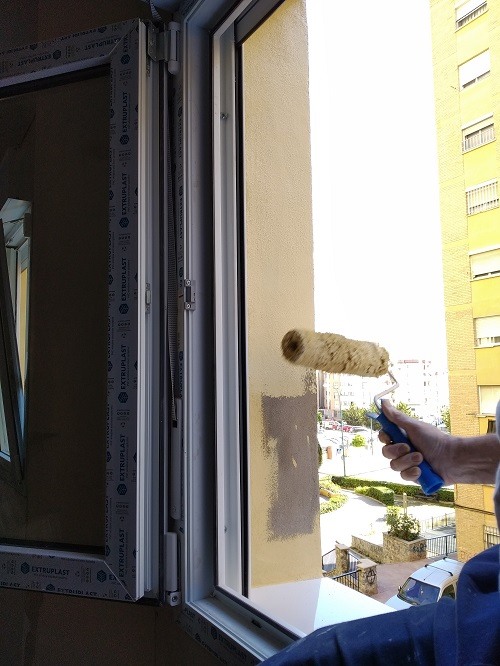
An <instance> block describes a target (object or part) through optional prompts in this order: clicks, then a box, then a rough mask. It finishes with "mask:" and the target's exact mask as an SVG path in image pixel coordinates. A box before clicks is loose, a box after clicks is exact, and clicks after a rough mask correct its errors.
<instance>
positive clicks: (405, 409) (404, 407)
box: [396, 402, 415, 416]
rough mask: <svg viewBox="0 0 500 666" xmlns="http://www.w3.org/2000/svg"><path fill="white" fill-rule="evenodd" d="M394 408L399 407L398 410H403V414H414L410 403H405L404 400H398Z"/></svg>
mask: <svg viewBox="0 0 500 666" xmlns="http://www.w3.org/2000/svg"><path fill="white" fill-rule="evenodd" d="M396 409H399V411H400V412H403V414H407V415H408V416H415V413H414V412H413V410H412V408H411V407H410V405H407V404H406V402H398V404H397V405H396Z"/></svg>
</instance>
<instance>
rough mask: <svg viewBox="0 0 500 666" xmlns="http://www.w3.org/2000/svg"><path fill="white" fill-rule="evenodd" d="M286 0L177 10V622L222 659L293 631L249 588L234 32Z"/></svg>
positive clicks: (268, 647) (212, 1) (266, 652)
mask: <svg viewBox="0 0 500 666" xmlns="http://www.w3.org/2000/svg"><path fill="white" fill-rule="evenodd" d="M281 2H282V0H278V1H275V2H269V1H268V0H262V2H255V1H252V0H243V1H242V2H241V3H239V4H238V6H236V7H235V6H234V2H231V1H228V0H198V2H195V3H193V2H186V3H185V4H184V5H183V6H181V8H180V10H179V14H180V17H181V26H182V28H181V29H182V36H183V45H182V58H181V61H182V93H181V95H180V97H179V99H178V100H177V102H176V106H177V108H178V109H180V108H182V116H183V118H184V120H183V122H182V132H180V133H179V134H182V142H181V146H180V150H181V154H180V155H178V165H177V169H176V170H177V171H179V164H180V165H182V170H183V176H182V180H181V181H180V182H181V183H182V190H183V192H184V205H183V215H182V219H181V221H180V225H181V226H182V228H183V239H184V247H183V257H182V268H181V272H182V274H183V275H184V276H185V277H188V278H189V279H192V278H194V279H195V280H196V284H197V295H196V310H194V311H193V310H192V309H188V310H186V309H185V310H184V317H183V319H182V322H181V329H182V331H181V339H182V354H183V375H184V384H183V396H182V402H183V414H184V417H183V432H184V454H185V457H184V461H185V475H184V493H183V504H184V512H183V516H184V518H183V520H181V521H180V522H179V524H178V530H179V535H180V537H181V540H182V546H183V547H182V549H181V560H182V564H181V571H182V579H183V583H182V589H183V609H182V613H181V618H180V622H181V625H182V626H183V627H184V629H185V630H186V631H187V632H188V633H189V634H190V635H191V636H193V637H194V638H196V640H198V641H199V642H201V643H202V644H203V645H204V646H205V647H207V648H208V649H209V650H210V651H211V652H212V653H214V654H216V655H218V656H219V658H222V659H226V660H228V663H233V661H234V659H235V657H237V658H238V660H240V659H241V660H248V659H250V660H253V661H255V660H259V661H260V660H262V659H265V658H267V657H269V656H271V655H272V654H274V653H275V652H276V651H278V650H280V649H282V648H283V647H285V646H286V645H288V644H290V643H291V642H293V641H294V640H295V639H297V638H298V634H297V632H296V631H295V630H294V628H293V627H289V626H285V625H283V624H282V623H279V622H277V621H276V620H274V619H273V618H272V617H270V616H269V615H268V614H267V613H266V611H265V610H263V609H260V608H258V607H256V606H255V605H253V604H252V603H251V602H250V601H249V600H248V598H246V597H245V596H244V592H245V561H244V558H245V557H246V555H245V548H246V546H245V529H246V527H245V516H244V513H245V507H244V497H243V496H242V493H243V492H244V475H245V461H244V458H245V452H244V450H242V448H241V446H240V441H241V434H240V430H241V423H240V419H239V414H240V405H239V400H240V397H239V396H240V382H241V378H240V374H239V373H240V370H239V360H238V359H239V357H240V354H241V353H242V350H241V349H240V346H241V345H242V344H244V341H243V342H242V341H241V340H240V339H239V334H238V330H239V322H238V318H239V312H238V310H239V304H238V301H239V298H240V294H239V293H238V280H237V272H238V265H237V263H238V262H237V253H238V242H237V217H238V206H239V204H238V193H237V187H238V186H237V179H238V155H237V141H238V127H237V122H236V118H235V110H236V88H235V83H234V82H235V76H236V68H237V58H236V50H235V43H236V35H237V34H238V37H239V39H244V37H245V36H246V35H249V34H251V32H252V31H253V30H254V29H256V28H257V27H258V25H260V23H262V21H264V20H265V18H266V17H267V16H268V15H269V13H271V12H272V11H273V10H274V9H275V8H276V7H278V6H279V5H280V4H281ZM177 115H180V114H179V113H178V114H177ZM227 121H228V122H227ZM208 164H212V165H213V166H212V169H209V168H207V165H208ZM209 249H210V250H211V251H210V252H209ZM243 353H244V349H243ZM209 436H210V439H209V441H210V444H211V445H210V446H209V445H208V441H207V440H208V437H209ZM240 483H243V486H241V485H240ZM213 507H215V511H214V508H213ZM214 535H215V538H214Z"/></svg>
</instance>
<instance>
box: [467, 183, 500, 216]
mask: <svg viewBox="0 0 500 666" xmlns="http://www.w3.org/2000/svg"><path fill="white" fill-rule="evenodd" d="M465 198H466V205H467V215H477V213H483V212H484V211H486V210H491V209H492V208H498V206H499V205H500V198H499V195H498V180H496V179H495V180H488V181H486V182H484V183H478V184H477V185H474V186H473V187H468V188H467V189H466V190H465Z"/></svg>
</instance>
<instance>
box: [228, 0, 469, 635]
mask: <svg viewBox="0 0 500 666" xmlns="http://www.w3.org/2000/svg"><path fill="white" fill-rule="evenodd" d="M337 9H338V8H337ZM309 10H310V11H309ZM348 16H350V11H349V10H347V9H346V19H347V17H348ZM337 18H338V17H337ZM351 18H352V17H351ZM424 18H425V16H424V17H423V18H422V21H423V20H424ZM427 18H428V17H427ZM305 19H306V20H307V21H308V24H309V34H308V35H307V34H306V33H305V32H304V20H305ZM335 20H336V17H335V16H331V15H330V12H329V10H328V9H327V6H326V5H325V3H319V2H310V3H308V5H307V7H306V4H305V3H301V2H296V1H293V0H290V1H288V2H284V3H283V4H282V5H280V7H279V9H278V10H276V12H275V13H274V14H273V15H272V16H271V17H270V18H268V19H267V20H266V21H265V22H264V23H263V24H262V25H260V27H259V28H258V29H257V30H256V31H255V32H253V34H252V35H251V36H250V37H249V38H248V39H247V40H246V41H245V42H244V44H243V45H242V47H241V52H240V54H239V55H240V56H241V70H240V71H241V80H240V85H241V91H240V92H241V95H240V98H241V103H242V107H241V127H242V133H241V146H240V150H241V155H240V157H241V166H242V179H241V181H240V183H239V185H240V197H241V203H242V215H241V218H240V219H239V229H238V233H239V236H238V240H239V249H240V252H241V255H240V259H241V261H240V284H239V288H240V291H239V292H238V293H239V294H241V302H240V308H241V316H240V334H241V340H242V341H243V345H242V346H243V350H244V351H243V352H242V355H241V356H242V358H241V368H242V377H241V385H240V389H241V391H242V401H241V404H242V410H241V418H242V423H243V428H242V431H243V436H244V439H245V441H246V444H247V455H248V488H249V496H248V519H249V526H248V543H247V551H248V552H247V555H248V565H249V566H248V591H249V596H250V598H251V599H253V600H256V601H258V603H259V604H261V605H264V606H265V607H269V604H271V605H272V607H273V609H274V610H275V611H276V612H277V613H278V614H279V613H280V612H281V613H287V608H286V605H287V604H286V603H281V607H280V608H279V610H278V607H279V605H280V600H281V601H282V602H283V599H285V598H286V597H285V589H286V590H287V591H288V590H289V588H287V587H280V586H288V585H290V584H291V585H293V584H296V583H297V582H299V581H300V582H303V583H304V584H305V581H323V580H324V577H323V564H324V563H325V562H330V560H331V557H330V556H331V554H332V552H333V553H334V552H335V545H336V542H340V543H345V542H347V544H348V545H350V544H351V538H352V534H353V532H354V531H355V530H356V529H358V530H359V529H368V525H365V527H364V528H360V527H359V524H357V527H354V525H351V524H348V525H344V526H343V527H340V526H338V525H337V526H336V527H335V528H332V527H330V529H329V528H328V525H329V524H330V522H329V519H330V518H333V517H334V515H333V514H334V513H335V512H331V513H330V515H329V516H327V514H326V512H325V513H321V514H320V505H321V504H322V503H323V498H322V497H320V492H319V479H320V478H321V479H324V478H325V477H326V476H331V475H336V476H339V477H340V476H355V475H356V474H360V475H364V474H371V473H373V472H374V470H377V473H379V472H381V470H384V472H381V473H382V475H385V474H386V473H387V478H389V477H390V476H391V470H389V466H388V463H387V460H386V459H384V458H383V457H382V455H381V451H380V446H379V445H378V440H377V433H376V429H375V427H374V424H373V422H370V419H369V418H368V417H366V411H367V410H368V409H369V408H370V406H371V405H372V403H373V397H374V395H375V394H376V393H378V392H379V391H381V390H383V389H385V388H387V381H388V380H387V378H382V379H381V380H380V381H379V380H373V379H371V380H370V379H365V378H359V377H352V376H341V375H331V374H329V373H317V372H316V371H314V370H309V369H305V368H299V367H297V366H293V365H291V364H289V363H288V362H286V361H285V360H284V359H283V358H282V355H281V340H282V337H283V335H284V334H285V333H286V332H287V331H288V330H290V329H292V328H306V329H315V330H318V331H331V332H336V333H340V334H342V335H345V336H347V337H350V338H354V339H357V340H373V341H376V342H379V343H380V344H384V345H385V346H387V347H388V348H389V350H390V354H391V357H392V359H393V362H394V363H396V364H397V368H398V372H399V373H400V376H401V378H402V381H401V384H402V386H401V389H400V393H396V394H395V396H394V399H395V402H396V403H397V402H398V401H403V402H404V403H405V404H406V406H407V408H408V409H411V410H412V413H415V415H418V416H420V417H422V418H427V419H428V420H431V421H432V420H435V421H438V420H440V418H441V416H440V413H441V409H442V408H443V406H444V405H446V404H447V401H448V395H447V390H448V389H447V376H446V363H445V356H444V315H443V303H442V293H441V290H440V289H439V288H438V289H437V290H436V286H437V285H439V286H440V285H441V279H442V277H441V255H440V249H441V248H440V241H439V215H438V208H437V206H438V200H437V180H436V163H435V160H436V155H435V152H434V150H435V148H434V135H433V132H434V117H433V111H434V110H433V99H432V96H431V95H432V92H431V90H432V83H431V79H430V77H429V78H428V79H422V80H421V81H419V85H420V86H422V89H423V90H424V89H425V95H426V100H427V107H426V113H425V116H422V113H421V112H420V113H419V115H418V120H417V119H416V122H415V125H413V124H412V126H417V127H420V128H421V132H422V134H421V136H422V137H424V138H425V140H424V141H422V144H421V145H422V150H421V152H419V153H418V158H415V155H413V157H412V159H411V160H409V159H408V154H407V151H405V150H402V151H401V152H400V149H401V143H400V141H399V140H398V136H401V135H402V134H404V132H405V131H406V130H405V125H406V124H407V123H408V112H409V109H408V108H407V107H406V106H405V105H404V104H403V105H402V102H401V100H402V96H401V94H399V95H398V96H397V97H392V98H391V105H392V106H391V108H392V109H393V111H394V113H393V114H392V115H391V117H390V119H389V118H388V116H387V107H386V104H385V102H384V104H383V105H382V104H380V105H377V104H375V103H374V104H373V105H370V114H371V116H370V118H371V120H370V123H369V124H368V125H369V126H370V127H373V126H377V127H378V128H382V127H383V128H385V131H384V136H385V137H386V138H387V141H386V142H385V144H384V155H385V157H386V158H387V162H384V166H383V168H382V166H381V160H382V153H376V154H374V151H373V136H372V134H371V132H370V130H369V128H368V125H367V124H366V122H365V121H366V117H365V116H366V113H367V107H366V95H370V94H372V95H373V98H372V99H373V100H377V99H381V97H380V95H382V98H383V97H384V96H385V95H386V94H390V88H389V86H388V87H387V89H386V88H384V90H383V91H382V92H381V91H380V89H379V88H380V85H381V83H380V80H379V79H377V85H376V86H375V85H374V84H373V81H372V79H371V77H370V74H369V72H368V73H367V72H366V63H367V53H366V52H365V53H363V56H361V57H360V58H359V61H358V60H356V58H354V57H353V58H352V59H351V60H350V62H349V68H346V67H345V64H343V61H342V57H343V54H345V46H346V45H345V43H344V44H340V43H339V44H337V43H335V44H333V43H332V41H331V40H328V39H325V37H326V35H325V34H324V30H323V31H322V29H321V28H322V26H326V25H332V22H335ZM375 20H376V18H375V16H374V15H371V14H370V15H369V16H366V23H367V24H366V30H367V31H368V29H369V26H372V25H373V21H375ZM427 36H429V35H427ZM319 45H321V48H320V47H319ZM400 47H402V44H401V43H400V42H398V40H397V39H396V40H395V43H393V44H391V46H390V48H388V49H387V51H385V50H383V49H381V51H382V52H381V53H379V54H378V61H377V64H376V65H375V64H373V67H376V68H383V67H384V62H385V59H387V61H390V62H391V63H392V64H394V63H393V52H394V50H398V49H399V48H400ZM377 48H381V47H380V43H379V42H378V45H377ZM427 56H428V57H429V58H430V51H429V52H428V53H427ZM411 66H414V64H413V65H412V64H411V63H409V62H405V64H404V67H411ZM347 70H348V71H347ZM378 71H379V70H378ZM407 79H408V77H407V76H406V78H405V77H404V76H401V77H400V79H399V80H401V81H404V80H407ZM332 80H335V81H336V86H335V88H336V90H337V91H338V90H339V89H342V91H343V92H342V95H343V98H344V96H346V95H347V96H349V98H350V99H351V97H350V96H351V95H352V99H351V103H350V105H349V110H346V107H345V105H343V104H341V103H340V102H339V97H338V96H337V95H335V94H334V93H333V88H332V86H325V81H332ZM360 80H362V81H363V86H362V88H363V95H360V94H359V90H360V83H359V81H360ZM408 85H409V87H412V88H413V92H412V93H411V94H415V90H414V86H415V81H412V82H411V86H410V82H409V81H408ZM370 86H371V87H370ZM427 86H428V87H427ZM354 99H356V102H354ZM403 107H404V108H403ZM363 118H364V120H363ZM398 118H401V121H402V122H401V125H398ZM403 119H404V122H403ZM346 126H349V127H352V126H356V127H357V128H358V131H357V132H356V133H355V134H354V135H353V133H352V132H343V131H342V130H341V128H343V127H346ZM363 127H366V129H365V130H363V129H362V128H363ZM414 145H415V146H417V145H420V141H415V142H414ZM389 150H390V157H389V153H388V151H389ZM395 163H398V164H400V165H402V164H404V168H403V167H402V168H401V169H398V170H397V171H398V173H396V172H395V170H394V164H395ZM424 164H425V165H426V168H425V169H423V170H422V167H423V165H424ZM427 167H428V168H427ZM410 172H411V174H412V175H409V174H410ZM423 172H425V173H426V174H428V181H427V182H426V185H425V188H426V197H425V201H424V200H423V199H422V200H421V201H419V202H418V204H419V205H418V206H416V208H415V207H414V206H413V205H412V210H411V211H410V210H409V208H408V205H407V204H408V196H409V191H408V183H409V181H412V182H413V179H416V180H418V179H419V178H421V177H422V173H423ZM388 173H390V174H391V177H390V180H391V182H390V186H389V183H388V181H387V180H386V176H387V174H388ZM399 173H400V174H401V179H399V177H398V174H399ZM384 174H385V176H384ZM403 176H404V177H403ZM427 188H428V189H427ZM389 191H390V193H391V200H390V205H388V192H389ZM462 197H463V191H462ZM412 201H413V200H412ZM414 203H415V204H417V202H415V201H414ZM419 206H422V207H421V208H419ZM403 209H404V210H405V215H406V216H407V217H406V220H405V225H404V233H403V231H402V226H401V216H400V213H401V210H403ZM374 211H379V212H380V211H384V214H383V215H382V216H381V217H380V216H375V213H374ZM375 217H376V219H377V221H376V223H375V221H374V220H375ZM423 224H424V225H425V229H426V230H425V232H423V231H422V225H423ZM417 229H418V230H419V231H418V233H416V230H417ZM410 230H411V231H410ZM413 231H415V233H413ZM431 238H432V241H430V239H431ZM424 239H425V240H424ZM410 245H411V251H410ZM424 255H425V256H426V267H427V268H428V269H429V271H430V273H431V274H432V277H431V276H430V275H429V273H427V274H426V275H425V276H422V271H421V257H422V256H424ZM395 276H397V278H396V277H395ZM403 276H404V277H403ZM410 284H411V286H410ZM383 285H390V289H391V290H395V292H397V293H398V296H395V297H394V298H395V299H396V300H397V302H398V307H399V306H401V310H399V312H398V317H399V318H400V319H401V321H410V320H414V317H415V312H416V311H418V312H420V313H424V312H425V313H427V314H429V312H430V310H431V311H432V317H433V326H434V325H435V328H433V331H432V333H431V332H430V331H429V333H427V332H424V333H422V331H421V330H420V331H419V332H418V334H417V332H416V330H413V327H410V326H405V327H404V334H401V331H399V333H398V335H395V332H394V331H393V330H392V332H391V326H390V324H389V323H388V322H383V323H382V321H383V318H380V317H379V316H377V312H378V306H377V304H376V303H377V294H378V293H379V288H380V289H382V288H383ZM430 294H433V295H435V298H434V297H430ZM408 396H410V397H408ZM408 401H410V402H411V406H410V405H408ZM318 414H319V415H320V416H319V419H320V421H321V427H320V424H319V422H318ZM342 421H344V424H342ZM327 424H328V428H327ZM355 428H356V429H355ZM355 438H358V439H356V442H354V440H355ZM359 441H361V445H360V447H359V448H358V447H357V443H358V442H359ZM353 442H354V443H353ZM320 458H321V463H320V462H319V461H320ZM320 464H321V467H319V465H320ZM392 478H393V479H394V476H392ZM396 478H397V477H396ZM339 495H340V497H341V499H340V500H339V501H340V502H341V501H347V497H348V495H347V494H346V493H342V491H340V493H339ZM383 513H384V514H385V512H383ZM331 525H333V521H332V522H331ZM330 563H331V562H330ZM276 586H278V587H276ZM280 590H281V592H280ZM308 592H310V593H311V595H314V593H313V590H308ZM317 596H318V595H317ZM371 601H372V600H370V599H369V598H368V597H367V596H366V595H361V594H360V596H359V599H358V602H357V603H358V604H359V605H358V610H359V613H360V615H362V614H363V613H364V614H370V613H371V612H381V611H379V610H378V609H377V610H374V607H375V606H372V607H371V608H370V607H369V603H371ZM305 606H307V605H306V604H305V605H303V606H302V608H304V607H305ZM288 610H289V609H288ZM384 610H386V609H384ZM290 612H291V611H290ZM282 617H283V615H282ZM330 617H331V616H330ZM331 619H332V618H331ZM338 619H339V620H341V619H345V617H344V618H342V613H341V612H340V614H339V616H338ZM302 628H303V627H302ZM310 628H311V626H310V625H308V629H310Z"/></svg>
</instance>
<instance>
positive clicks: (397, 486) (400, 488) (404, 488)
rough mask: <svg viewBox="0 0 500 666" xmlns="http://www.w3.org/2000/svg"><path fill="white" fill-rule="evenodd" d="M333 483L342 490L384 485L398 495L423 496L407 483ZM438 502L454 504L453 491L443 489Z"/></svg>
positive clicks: (336, 480)
mask: <svg viewBox="0 0 500 666" xmlns="http://www.w3.org/2000/svg"><path fill="white" fill-rule="evenodd" d="M330 478H331V480H332V482H333V483H336V484H337V485H339V486H340V487H341V488H353V489H354V488H357V487H358V486H380V485H381V483H383V485H384V487H386V488H390V489H391V490H393V491H394V492H395V493H396V495H402V494H403V493H406V494H407V495H408V496H411V497H416V496H418V497H421V496H422V495H423V491H422V488H421V487H420V486H417V485H406V484H405V483H392V482H391V481H382V482H380V481H368V480H367V479H356V478H354V477H353V476H332V477H330ZM432 497H433V498H435V499H436V500H437V501H438V502H452V503H453V501H454V500H455V494H454V492H453V490H449V489H448V488H441V490H438V491H437V493H435V494H434V495H433V496H432Z"/></svg>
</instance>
